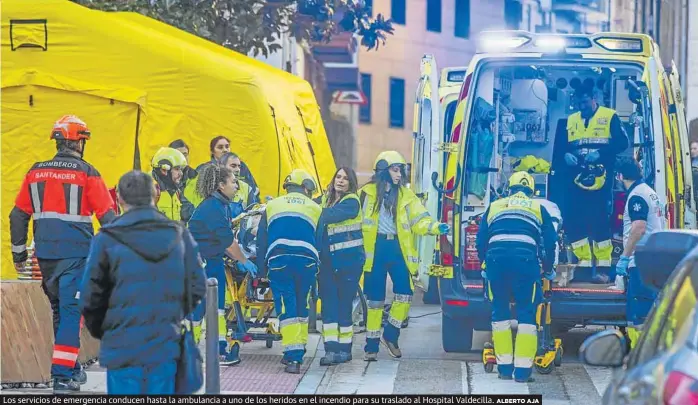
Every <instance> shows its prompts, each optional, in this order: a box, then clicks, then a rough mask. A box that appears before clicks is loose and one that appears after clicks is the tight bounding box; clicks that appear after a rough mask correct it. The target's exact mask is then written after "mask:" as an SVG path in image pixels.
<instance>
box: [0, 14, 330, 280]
mask: <svg viewBox="0 0 698 405" xmlns="http://www.w3.org/2000/svg"><path fill="white" fill-rule="evenodd" d="M85 22H89V23H85ZM2 30H3V32H4V33H7V35H3V36H2V54H1V56H2V99H1V107H2V123H1V124H2V140H1V147H2V174H3V181H2V194H3V198H2V220H1V226H2V239H3V240H2V246H0V248H1V249H2V278H3V279H11V278H15V277H16V274H15V272H14V269H13V267H12V264H11V255H10V248H9V245H10V241H9V224H8V221H7V218H8V215H9V212H10V210H11V208H12V206H13V204H14V196H15V195H16V194H17V191H18V188H19V186H20V184H21V181H22V178H23V176H24V174H25V173H26V171H27V170H28V169H29V167H30V166H31V164H32V163H33V162H35V161H38V160H45V159H49V158H50V157H51V156H53V154H54V151H55V149H54V145H53V142H50V141H49V139H48V137H49V131H50V128H51V125H52V124H53V122H54V121H55V120H57V119H58V118H59V117H60V116H62V115H64V114H76V115H78V116H79V117H81V118H82V119H83V120H85V121H86V122H87V124H88V126H89V127H90V129H91V131H92V133H93V136H92V139H91V141H90V142H89V143H88V146H87V149H86V152H85V159H86V160H87V161H89V162H91V163H92V164H93V165H95V166H96V167H97V169H98V170H99V171H100V172H101V173H102V175H103V177H104V178H105V180H106V182H107V184H108V185H110V186H113V185H115V184H116V182H117V180H118V178H119V176H121V174H123V173H124V172H126V171H128V170H130V169H131V168H132V167H133V166H134V160H136V159H138V157H140V164H141V167H142V168H143V169H144V170H149V169H150V165H149V160H150V156H152V154H153V153H154V152H155V150H157V148H158V147H160V146H162V145H164V144H167V143H169V142H170V141H171V140H173V139H175V138H183V139H185V140H187V141H189V143H190V145H191V147H192V151H191V152H192V153H191V158H192V161H193V162H197V161H204V160H206V159H207V157H208V151H207V149H208V143H209V141H210V139H211V138H212V137H213V136H215V135H218V134H225V135H227V136H228V137H229V138H230V139H231V143H232V147H233V148H234V149H235V150H236V151H238V153H240V154H241V155H242V156H243V159H245V160H246V161H247V162H248V164H249V166H250V169H251V170H252V171H253V173H255V174H256V176H255V177H256V179H257V181H258V183H259V186H260V188H261V189H262V193H263V194H269V195H276V194H277V190H278V188H279V186H278V185H279V183H280V182H281V181H282V180H283V177H284V176H285V174H286V173H287V172H289V171H290V170H291V169H292V168H294V167H303V168H305V169H306V170H308V171H310V172H311V173H313V172H314V166H315V165H313V163H314V161H313V157H312V156H311V155H310V152H309V151H308V150H307V148H303V147H302V145H297V144H298V142H297V141H295V139H301V137H302V136H304V134H303V133H301V134H300V135H299V134H298V132H300V131H301V130H302V128H294V127H293V125H294V124H293V123H292V122H290V121H291V120H292V118H285V117H283V118H282V117H281V116H280V115H281V114H274V115H276V119H275V117H274V115H273V114H272V107H273V106H274V104H275V103H278V102H279V99H280V98H281V97H279V95H277V94H274V93H269V86H267V85H265V84H264V83H262V82H261V80H260V78H259V76H258V75H254V74H252V73H250V71H249V69H247V70H246V69H242V68H241V67H240V66H236V65H234V64H232V63H230V62H229V59H230V58H224V57H222V56H220V55H219V54H217V53H216V52H213V51H211V50H209V49H206V48H204V47H200V46H194V45H193V44H186V43H184V41H179V40H175V39H174V38H173V37H168V36H166V35H164V34H162V33H158V32H155V31H153V30H144V29H138V28H136V27H134V26H133V24H130V23H126V22H125V21H123V20H122V19H119V18H117V17H116V16H114V15H111V14H109V13H104V12H99V11H93V10H89V9H87V8H84V7H82V6H79V5H76V4H74V3H71V2H68V1H65V0H34V1H31V2H25V1H18V0H5V1H3V3H2ZM277 91H278V89H277ZM274 109H276V108H274ZM279 109H283V108H281V107H279ZM286 109H289V108H286ZM286 119H288V122H287V121H285V120H286ZM296 126H297V125H296ZM294 130H295V131H294ZM318 142H320V143H322V140H320V141H318ZM324 143H325V144H326V143H327V140H326V139H324ZM327 149H328V150H329V147H328V148H327ZM330 156H331V155H330ZM325 162H326V160H325ZM329 166H330V164H327V167H322V169H321V170H320V171H321V172H323V173H324V172H329V171H332V170H334V167H333V166H334V164H333V163H331V167H329ZM257 173H259V174H257ZM330 176H331V174H330Z"/></svg>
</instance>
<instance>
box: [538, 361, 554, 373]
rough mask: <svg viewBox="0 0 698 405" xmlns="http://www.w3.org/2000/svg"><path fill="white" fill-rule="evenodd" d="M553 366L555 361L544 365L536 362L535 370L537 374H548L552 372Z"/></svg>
mask: <svg viewBox="0 0 698 405" xmlns="http://www.w3.org/2000/svg"><path fill="white" fill-rule="evenodd" d="M554 368H555V362H553V363H550V364H548V365H547V366H546V367H543V366H539V365H537V364H536V371H538V374H550V373H552V372H553V369H554Z"/></svg>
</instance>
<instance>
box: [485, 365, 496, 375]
mask: <svg viewBox="0 0 698 405" xmlns="http://www.w3.org/2000/svg"><path fill="white" fill-rule="evenodd" d="M483 365H484V366H485V373H492V372H494V366H495V364H494V363H485V364H483Z"/></svg>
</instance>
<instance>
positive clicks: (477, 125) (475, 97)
mask: <svg viewBox="0 0 698 405" xmlns="http://www.w3.org/2000/svg"><path fill="white" fill-rule="evenodd" d="M668 66H672V65H671V64H669V65H668ZM581 85H585V86H593V88H594V89H595V90H594V91H595V93H596V94H595V98H596V99H597V101H598V103H599V105H601V106H605V107H608V108H612V109H614V110H615V111H616V113H617V114H618V116H619V118H620V119H621V121H622V124H623V127H624V129H625V131H626V133H627V134H628V137H629V139H630V141H631V146H630V147H629V148H628V149H627V150H626V151H625V152H623V153H624V154H628V155H634V156H635V157H636V158H638V160H640V163H641V165H642V168H643V175H644V180H645V181H646V182H647V183H648V184H649V185H650V186H652V187H653V188H654V190H655V191H656V192H657V193H658V194H659V196H660V198H661V199H662V203H663V204H664V206H665V212H666V219H667V224H668V226H669V227H670V228H691V229H693V228H695V227H696V209H695V201H693V200H692V187H693V184H692V176H691V165H690V155H689V142H688V128H687V124H686V118H685V115H684V104H683V103H684V101H683V97H682V94H681V88H680V85H679V77H678V75H677V71H676V69H675V68H672V67H669V68H667V67H665V65H663V64H662V61H661V60H660V57H659V49H658V47H657V44H656V43H655V42H654V41H653V40H652V39H651V38H650V37H649V36H646V35H641V34H629V33H598V34H593V35H559V34H533V33H529V32H525V31H494V32H484V33H483V34H482V37H481V39H480V41H479V47H478V51H477V52H476V55H475V56H474V57H473V59H472V60H471V62H470V65H469V67H468V69H467V72H466V75H465V77H464V80H463V84H462V86H461V90H460V93H459V96H458V104H457V107H456V109H455V118H454V120H453V126H452V128H451V135H450V136H446V137H444V138H442V139H440V143H439V142H435V141H434V142H432V143H433V145H432V150H433V151H434V152H433V154H434V155H436V156H432V157H431V159H432V160H434V161H435V162H445V170H443V171H439V169H440V167H439V166H438V165H433V164H432V165H431V167H432V168H434V170H433V171H432V173H433V174H432V175H431V176H432V177H433V178H434V181H433V183H434V184H433V186H435V187H433V188H435V189H438V190H439V196H440V197H441V198H440V201H439V203H438V205H437V206H438V208H437V209H438V211H439V212H438V214H439V215H438V217H439V218H440V219H441V221H444V222H447V223H449V224H451V225H452V227H453V230H454V231H453V233H452V235H448V236H443V237H441V238H440V240H439V241H438V242H437V248H436V249H435V252H434V255H433V256H434V264H432V265H431V267H430V273H429V274H430V275H432V276H434V277H438V280H439V283H438V287H439V288H438V289H439V298H440V300H441V305H442V308H443V323H442V325H443V326H442V327H443V331H442V332H443V333H442V341H443V347H444V349H445V350H446V351H447V352H466V351H469V350H472V349H473V347H472V342H473V339H472V337H473V334H474V333H475V332H476V331H487V330H489V328H490V326H489V324H490V314H491V312H490V307H489V303H488V301H487V300H486V299H485V296H484V293H483V280H482V276H481V274H480V270H481V264H480V262H479V261H478V256H477V251H476V249H475V235H476V233H477V230H478V226H479V225H478V224H479V220H480V219H481V216H482V214H483V213H484V211H485V210H486V209H487V207H488V206H489V204H490V203H491V202H492V201H494V200H496V199H497V198H500V197H502V196H503V191H505V189H506V187H505V185H506V181H507V179H508V177H509V176H510V175H511V173H512V172H513V171H514V169H513V168H514V166H515V164H516V162H518V161H519V160H520V159H522V158H524V157H526V156H533V157H534V158H536V159H538V160H539V161H544V162H546V163H547V164H549V165H550V167H549V168H548V169H547V170H542V171H541V172H538V173H536V174H535V178H536V193H537V194H538V196H540V197H544V198H547V199H548V200H551V201H553V202H555V203H556V204H558V205H559V206H560V208H561V211H562V213H563V214H562V217H563V224H562V233H563V235H564V217H565V215H566V214H565V212H567V213H568V214H567V215H570V214H569V212H570V210H567V211H566V207H568V206H569V204H571V203H572V202H570V201H566V198H565V192H564V191H563V188H562V187H561V186H560V184H561V180H562V176H560V175H558V176H557V177H558V178H556V176H555V172H556V169H557V168H558V167H560V166H559V165H560V157H561V154H560V152H561V151H564V148H565V146H566V144H567V132H566V131H567V130H566V121H567V118H568V116H569V115H570V114H572V113H574V112H575V111H577V109H576V106H575V104H574V103H573V102H572V96H573V94H574V91H575V88H578V87H579V86H581ZM562 156H564V153H562ZM562 160H563V162H564V158H563V159H562ZM414 171H415V169H414V168H413V172H414ZM558 172H562V169H560V170H558ZM422 177H423V178H424V175H422ZM612 181H613V180H612ZM428 197H429V198H431V196H428ZM624 204H625V192H624V190H623V189H622V188H614V192H613V197H612V199H611V204H609V205H610V206H611V207H612V212H611V221H610V223H609V227H610V229H611V231H612V234H614V246H615V250H614V262H615V259H616V258H617V257H618V255H619V254H620V250H621V249H622V236H621V235H622V220H621V218H620V217H621V216H622V213H623V206H624ZM429 208H430V211H432V210H433V209H434V207H433V203H432V204H431V205H429ZM562 250H563V254H561V258H562V257H563V256H565V255H564V250H565V246H562ZM570 256H571V255H570ZM561 262H562V260H561ZM573 262H574V258H571V259H570V263H573ZM608 287H609V286H608V285H604V284H592V283H584V282H576V281H575V280H574V279H571V280H569V282H568V283H565V285H564V286H560V285H557V286H555V287H554V288H553V291H552V318H553V321H554V325H556V327H557V329H558V332H561V331H563V330H565V329H569V328H572V327H575V326H586V325H616V326H625V325H626V324H627V323H626V319H627V317H626V307H628V306H629V305H632V303H628V302H627V300H626V295H625V293H624V292H623V291H619V290H614V289H609V288H608Z"/></svg>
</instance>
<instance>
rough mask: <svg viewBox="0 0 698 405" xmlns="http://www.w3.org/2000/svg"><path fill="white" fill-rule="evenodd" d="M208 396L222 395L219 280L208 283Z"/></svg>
mask: <svg viewBox="0 0 698 405" xmlns="http://www.w3.org/2000/svg"><path fill="white" fill-rule="evenodd" d="M204 318H205V323H206V358H205V362H206V383H205V386H206V394H220V393H221V376H220V362H219V359H218V280H216V279H215V278H209V279H208V280H207V281H206V315H205V316H204Z"/></svg>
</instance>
